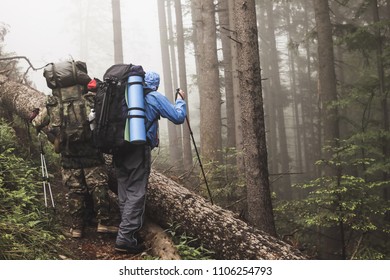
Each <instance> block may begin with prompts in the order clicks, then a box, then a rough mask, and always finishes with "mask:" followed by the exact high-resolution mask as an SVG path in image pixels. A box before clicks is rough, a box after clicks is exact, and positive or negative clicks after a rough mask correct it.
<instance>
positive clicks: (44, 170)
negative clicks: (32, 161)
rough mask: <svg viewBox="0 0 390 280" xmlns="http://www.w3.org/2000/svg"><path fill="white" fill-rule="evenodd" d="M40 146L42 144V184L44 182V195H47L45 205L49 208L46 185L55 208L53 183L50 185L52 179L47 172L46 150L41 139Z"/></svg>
mask: <svg viewBox="0 0 390 280" xmlns="http://www.w3.org/2000/svg"><path fill="white" fill-rule="evenodd" d="M40 146H41V171H42V184H43V195H44V197H45V207H46V208H47V193H46V187H47V189H48V190H49V194H50V198H51V204H52V206H53V208H54V209H55V205H54V199H53V193H52V191H51V185H50V181H49V173H48V172H47V165H46V159H45V152H44V150H43V144H42V140H40Z"/></svg>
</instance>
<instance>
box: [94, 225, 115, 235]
mask: <svg viewBox="0 0 390 280" xmlns="http://www.w3.org/2000/svg"><path fill="white" fill-rule="evenodd" d="M96 231H97V232H98V233H117V232H118V227H117V226H109V225H103V224H102V223H99V224H98V226H97V229H96Z"/></svg>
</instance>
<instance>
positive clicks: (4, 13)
mask: <svg viewBox="0 0 390 280" xmlns="http://www.w3.org/2000/svg"><path fill="white" fill-rule="evenodd" d="M118 2H120V9H121V30H122V42H123V56H124V59H123V60H124V63H133V64H141V65H142V66H143V67H144V69H145V70H146V71H149V70H153V71H157V72H159V73H160V75H161V86H160V91H161V92H162V93H165V95H166V96H167V97H168V98H170V99H171V101H173V98H174V92H175V89H176V88H177V87H181V86H184V84H186V91H187V94H188V95H187V97H188V98H187V99H186V101H187V104H188V106H189V110H188V112H189V114H188V116H189V119H190V123H191V126H192V129H193V134H191V133H190V131H189V128H188V126H186V124H184V125H182V126H175V127H173V128H172V126H169V125H167V122H166V120H164V119H162V120H161V125H160V127H161V134H160V135H161V137H160V139H161V142H160V143H161V145H160V146H159V148H158V149H155V150H154V156H155V158H156V159H157V160H156V161H155V165H154V166H153V167H158V168H160V169H159V171H161V172H166V173H169V175H172V176H173V177H175V178H176V179H178V180H179V181H180V183H181V184H183V185H185V186H186V187H188V188H189V189H190V190H191V191H194V192H196V193H199V194H201V195H202V196H204V197H207V196H208V194H207V192H206V186H207V187H208V184H207V180H206V177H207V179H208V180H209V182H210V185H211V190H212V193H213V195H215V200H216V201H218V203H219V205H221V206H222V207H226V208H228V209H229V210H231V211H235V212H236V213H239V214H240V218H242V219H244V220H247V221H249V222H250V223H252V224H253V225H255V226H257V227H259V228H260V229H261V230H263V231H265V232H267V233H270V234H271V235H275V232H277V234H278V235H279V236H283V238H284V237H286V236H287V237H286V238H288V239H289V240H288V242H290V243H291V244H293V245H294V246H296V247H299V248H300V249H302V248H303V249H302V250H306V251H305V252H307V253H308V254H311V255H312V256H314V258H332V259H349V258H351V259H359V258H361V259H370V258H377V259H381V258H382V259H383V258H389V254H390V253H389V252H390V250H389V243H388V242H389V241H385V240H388V233H389V229H388V221H389V213H390V210H389V209H390V208H389V204H388V203H389V194H390V184H389V182H390V179H389V178H390V168H389V166H390V163H389V158H390V148H389V143H390V141H389V139H390V132H389V131H390V128H389V126H390V125H389V124H390V117H389V114H390V113H389V112H390V111H389V108H388V106H389V104H390V103H389V102H390V100H389V92H390V90H389V88H390V86H389V81H390V70H389V69H390V68H389V65H390V55H389V54H390V44H389V42H390V36H389V34H390V24H389V22H390V0H383V1H379V0H378V1H377V0H356V1H355V0H354V1H348V0H347V1H323V0H315V1H307V0H294V1H272V0H255V1H238V0H234V1H227V0H226V1H225V0H193V1H189V0H182V1H179V0H161V1H160V0H142V1H135V0H121V1H118ZM111 3H112V0H95V1H92V0H56V1H53V0H52V1H50V0H13V1H8V0H7V1H6V0H0V24H5V26H6V31H7V32H5V33H6V34H5V36H4V38H1V37H0V51H1V53H0V54H1V55H4V54H5V56H12V55H15V56H25V57H27V58H28V59H29V60H30V61H31V63H32V64H33V65H34V67H36V68H38V67H43V66H44V65H46V64H47V63H50V62H57V61H61V60H69V59H72V58H73V59H74V60H81V61H85V62H86V63H87V66H88V72H89V75H90V77H91V78H93V77H97V78H99V79H102V76H103V74H104V72H105V70H106V69H107V68H108V67H110V66H111V65H113V64H114V45H116V46H118V44H114V32H113V25H114V26H117V25H115V21H114V24H113V16H112V4H111ZM0 27H1V26H0ZM118 29H119V28H118ZM0 31H2V30H1V29H0ZM256 31H257V32H256ZM2 32H3V31H2ZM178 34H180V35H178ZM1 35H3V34H2V33H0V36H1ZM115 49H117V48H115ZM2 65H5V63H4V64H2ZM17 65H18V68H19V69H18V70H19V71H18V72H19V73H18V75H17V77H20V76H22V74H23V73H24V72H25V71H26V70H27V69H28V64H27V62H26V61H24V60H19V62H18V64H17ZM4 72H6V71H4ZM42 72H43V71H42V70H38V71H35V72H34V71H33V70H31V69H30V70H29V72H28V78H29V80H30V81H32V85H33V86H34V87H36V88H37V89H38V90H39V91H42V92H44V93H45V94H49V93H50V89H49V88H48V87H47V86H46V81H45V79H44V77H43V75H42ZM163 72H164V73H163ZM0 74H1V73H0ZM180 83H182V84H180ZM0 101H1V99H0ZM190 135H192V136H194V139H195V141H194V142H196V144H197V145H198V146H195V147H194V145H193V142H191V140H192V139H191V138H190ZM160 149H161V150H160ZM198 150H199V152H200V156H199V154H197V152H198ZM160 152H161V153H160ZM200 158H201V159H202V160H204V163H205V165H203V166H202V164H201V163H200ZM203 167H205V169H206V172H205V173H204V172H203V173H202V172H201V169H202V168H203ZM156 169H157V168H156ZM202 171H204V170H202ZM164 174H165V173H164ZM204 174H206V175H204ZM385 237H387V239H386V238H385ZM328 244H330V245H329V246H328Z"/></svg>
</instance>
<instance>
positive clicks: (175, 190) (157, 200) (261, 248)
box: [0, 75, 305, 260]
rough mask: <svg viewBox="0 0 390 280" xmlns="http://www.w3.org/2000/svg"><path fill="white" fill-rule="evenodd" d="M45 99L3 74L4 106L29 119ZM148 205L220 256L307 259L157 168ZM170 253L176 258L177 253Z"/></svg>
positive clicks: (154, 215)
mask: <svg viewBox="0 0 390 280" xmlns="http://www.w3.org/2000/svg"><path fill="white" fill-rule="evenodd" d="M45 100H46V98H45V96H44V95H43V94H42V93H40V92H38V91H36V90H35V89H33V88H30V87H28V86H25V85H22V84H19V83H16V82H12V81H10V80H8V79H7V78H6V77H5V76H3V75H0V106H2V107H4V106H6V107H7V108H9V109H11V110H13V111H14V112H15V113H16V114H17V115H19V116H20V117H22V118H24V119H26V118H28V117H29V115H30V112H31V110H32V109H34V108H43V106H44V102H45ZM111 176H113V173H111ZM146 209H147V213H148V216H149V217H150V218H151V219H152V220H153V221H155V222H158V224H160V225H161V226H163V227H168V226H170V225H172V224H179V225H180V227H179V229H178V231H181V232H185V233H186V234H187V235H188V236H191V237H194V238H197V240H199V242H201V243H202V244H203V245H204V246H205V247H206V248H208V249H209V250H212V251H214V252H215V255H216V256H217V258H219V259H226V260H229V259H305V256H304V255H302V254H301V253H300V252H299V251H298V250H297V249H295V248H293V247H292V246H290V245H288V244H287V243H284V242H283V241H281V240H279V239H277V238H275V237H272V236H271V235H269V234H267V233H265V232H263V231H261V230H259V229H256V228H255V227H252V226H250V225H249V224H247V223H245V222H244V221H242V220H240V219H238V218H237V217H235V215H234V214H233V213H232V212H230V211H227V210H224V209H222V208H220V207H219V206H216V205H211V204H210V203H209V202H207V201H206V200H205V199H204V198H202V197H201V196H199V195H197V194H194V193H192V192H190V191H189V190H187V189H186V188H185V187H183V186H181V185H179V184H177V183H175V182H174V181H172V180H170V179H169V178H167V177H165V176H164V175H162V174H159V173H157V172H155V171H153V172H152V174H151V176H150V183H149V187H148V196H147V205H146ZM145 236H147V234H145ZM170 255H171V256H172V258H173V257H174V256H175V253H174V252H173V253H172V254H170Z"/></svg>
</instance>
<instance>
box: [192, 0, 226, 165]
mask: <svg viewBox="0 0 390 280" xmlns="http://www.w3.org/2000/svg"><path fill="white" fill-rule="evenodd" d="M193 2H194V6H193V7H194V8H195V10H196V11H194V12H195V16H196V17H197V19H196V20H195V21H196V26H197V30H196V32H197V34H198V35H197V41H196V43H197V47H196V50H197V54H196V55H197V56H198V59H199V61H198V62H199V64H198V65H197V66H198V67H199V72H198V78H199V76H201V78H200V80H199V83H198V84H199V94H200V143H201V153H202V157H203V158H204V160H205V161H206V162H209V161H217V162H220V161H221V148H222V135H221V128H222V124H221V93H220V88H219V86H220V83H219V68H218V57H217V37H216V24H215V6H214V2H213V0H198V1H193Z"/></svg>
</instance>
